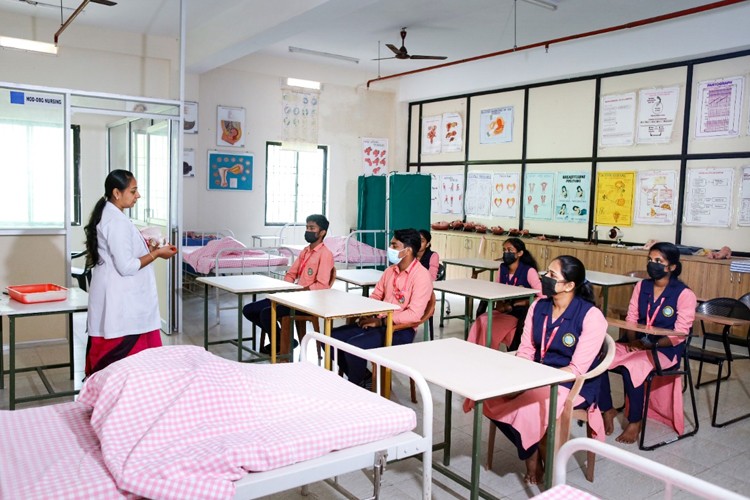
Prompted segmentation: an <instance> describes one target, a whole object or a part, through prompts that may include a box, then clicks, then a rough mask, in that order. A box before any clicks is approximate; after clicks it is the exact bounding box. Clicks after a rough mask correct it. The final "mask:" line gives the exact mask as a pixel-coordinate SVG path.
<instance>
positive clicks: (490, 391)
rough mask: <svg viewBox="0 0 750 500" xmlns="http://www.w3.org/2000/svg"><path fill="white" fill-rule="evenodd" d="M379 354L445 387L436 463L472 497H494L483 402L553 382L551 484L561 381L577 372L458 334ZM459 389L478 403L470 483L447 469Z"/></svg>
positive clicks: (549, 450) (549, 453)
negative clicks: (484, 483)
mask: <svg viewBox="0 0 750 500" xmlns="http://www.w3.org/2000/svg"><path fill="white" fill-rule="evenodd" d="M474 281H476V280H474ZM375 352H376V353H377V354H378V355H379V356H382V357H384V358H386V359H389V360H391V361H397V362H399V363H402V364H403V365H405V366H408V367H410V368H413V369H414V370H416V371H418V372H419V373H420V374H422V376H423V377H424V378H425V380H427V382H431V383H433V384H435V385H437V386H440V387H442V388H444V389H445V442H444V443H443V444H442V445H437V446H436V449H440V448H442V449H443V450H444V451H443V465H442V466H441V465H440V464H437V463H435V462H433V468H434V469H435V470H437V471H438V472H441V473H442V474H444V475H445V476H447V477H449V478H450V479H453V480H454V481H456V482H458V483H460V484H462V485H464V486H466V487H467V488H470V489H471V498H472V499H476V498H478V496H479V495H480V494H481V495H482V496H483V497H485V498H492V497H491V496H490V495H489V494H488V493H487V492H485V491H482V490H480V488H479V466H480V462H481V460H480V445H481V443H482V407H483V402H484V400H486V399H489V398H494V397H497V396H504V395H507V394H512V393H514V392H519V391H525V390H528V389H535V388H537V387H543V386H547V385H549V386H550V406H549V425H548V428H547V457H546V464H547V465H546V467H545V472H544V484H545V486H546V487H547V488H548V487H549V486H550V485H551V480H552V471H553V468H554V463H553V460H554V451H555V445H554V443H555V427H556V420H557V384H559V383H562V382H570V381H572V380H574V379H575V375H573V374H572V373H570V372H566V371H563V370H558V369H557V368H552V367H549V366H545V365H543V364H541V363H534V362H533V361H529V360H527V359H522V358H517V357H515V356H514V355H512V354H508V353H505V352H501V351H496V350H494V349H486V348H484V347H482V346H478V345H476V344H472V343H471V342H465V341H463V340H460V339H456V338H448V339H440V340H433V341H432V342H417V343H415V344H404V345H398V346H393V347H381V348H379V349H376V350H375ZM454 392H455V393H457V394H459V395H460V396H463V397H465V398H468V399H472V400H473V401H475V403H476V404H475V406H474V430H473V438H472V453H471V482H469V481H467V480H466V479H465V478H463V477H461V476H459V475H458V474H456V473H455V472H454V471H452V470H451V469H449V468H448V466H449V465H450V451H451V406H452V402H451V399H452V395H453V393H454Z"/></svg>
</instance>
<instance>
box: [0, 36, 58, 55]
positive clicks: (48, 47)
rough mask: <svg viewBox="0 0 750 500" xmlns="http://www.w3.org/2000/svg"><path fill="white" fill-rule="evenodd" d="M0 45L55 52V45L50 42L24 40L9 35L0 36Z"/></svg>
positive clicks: (47, 52)
mask: <svg viewBox="0 0 750 500" xmlns="http://www.w3.org/2000/svg"><path fill="white" fill-rule="evenodd" d="M0 47H6V48H9V49H18V50H28V51H31V52H43V53H45V54H57V46H56V45H53V44H51V43H46V42H37V41H36V40H26V39H25V38H13V37H9V36H0Z"/></svg>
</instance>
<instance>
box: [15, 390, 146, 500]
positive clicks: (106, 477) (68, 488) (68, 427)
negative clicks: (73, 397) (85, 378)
mask: <svg viewBox="0 0 750 500" xmlns="http://www.w3.org/2000/svg"><path fill="white" fill-rule="evenodd" d="M90 417H91V407H89V406H87V405H84V404H81V403H63V404H58V405H54V406H43V407H40V408H30V409H28V410H19V411H2V412H0V443H2V444H1V445H0V498H7V499H16V498H23V499H24V500H30V499H48V498H55V499H84V498H85V499H89V498H97V499H99V498H101V499H110V498H137V497H136V496H135V495H132V494H128V493H126V492H124V491H122V490H119V489H118V488H117V485H116V484H115V481H114V479H113V478H112V475H111V474H110V473H109V471H108V470H107V467H106V466H105V465H104V460H103V458H102V452H101V449H100V448H99V439H98V438H97V437H96V434H95V433H94V430H93V429H92V428H91V425H90V424H89V419H90Z"/></svg>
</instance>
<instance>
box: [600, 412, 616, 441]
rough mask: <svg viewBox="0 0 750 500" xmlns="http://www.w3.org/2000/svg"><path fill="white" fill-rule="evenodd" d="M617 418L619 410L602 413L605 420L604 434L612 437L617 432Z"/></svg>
mask: <svg viewBox="0 0 750 500" xmlns="http://www.w3.org/2000/svg"><path fill="white" fill-rule="evenodd" d="M616 416H617V410H615V409H614V408H610V409H609V410H607V411H605V412H603V413H602V418H603V419H604V434H606V435H607V436H611V435H612V433H613V432H615V417H616Z"/></svg>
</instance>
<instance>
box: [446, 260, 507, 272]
mask: <svg viewBox="0 0 750 500" xmlns="http://www.w3.org/2000/svg"><path fill="white" fill-rule="evenodd" d="M442 261H443V262H444V263H446V264H452V265H454V266H463V267H472V268H475V269H485V270H490V271H494V270H497V269H499V268H500V262H499V261H497V260H490V259H478V258H461V259H451V258H447V259H442Z"/></svg>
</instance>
